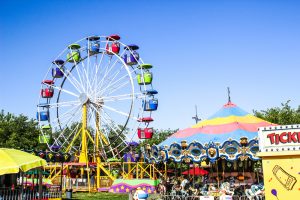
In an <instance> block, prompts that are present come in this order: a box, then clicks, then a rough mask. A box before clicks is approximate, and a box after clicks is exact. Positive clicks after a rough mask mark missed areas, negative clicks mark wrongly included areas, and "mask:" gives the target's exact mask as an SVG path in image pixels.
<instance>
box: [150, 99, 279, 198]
mask: <svg viewBox="0 0 300 200" xmlns="http://www.w3.org/2000/svg"><path fill="white" fill-rule="evenodd" d="M272 125H274V124H272V123H269V122H267V121H264V120H262V119H259V118H257V117H255V116H253V115H251V114H249V113H247V112H246V111H244V110H242V109H241V108H239V107H238V106H237V105H235V104H234V103H232V102H231V100H230V98H229V100H228V103H226V104H225V105H224V106H223V107H222V108H221V109H220V110H219V111H218V112H217V113H215V114H214V115H212V116H211V117H209V118H208V119H207V120H203V121H200V122H199V123H197V124H196V125H194V126H192V127H191V128H187V129H183V130H180V131H178V132H176V133H174V134H173V135H171V136H170V137H169V138H167V139H166V140H165V141H163V142H161V143H160V144H158V145H153V146H152V147H151V148H149V149H148V151H147V152H146V160H147V161H148V162H150V163H156V164H159V163H167V165H168V166H170V165H171V164H173V167H172V168H173V169H175V176H177V175H178V174H179V176H182V174H183V173H182V166H183V165H185V167H186V169H190V167H192V169H196V168H197V167H199V166H201V167H202V168H206V169H208V170H209V176H207V177H204V179H203V183H204V184H206V183H208V182H210V183H216V185H217V188H221V186H222V184H223V183H225V182H229V183H230V185H236V186H238V185H244V186H245V185H248V184H254V183H255V182H260V180H259V179H260V178H261V177H260V176H259V173H258V172H259V171H260V170H261V161H260V158H259V157H257V156H256V154H257V153H258V151H259V146H258V128H259V127H266V126H272ZM178 164H180V168H178ZM174 166H175V167H174ZM194 171H195V170H194ZM189 172H190V173H188V175H189V176H191V175H192V174H193V170H189ZM193 180H194V179H193ZM216 195H219V193H218V194H216Z"/></svg>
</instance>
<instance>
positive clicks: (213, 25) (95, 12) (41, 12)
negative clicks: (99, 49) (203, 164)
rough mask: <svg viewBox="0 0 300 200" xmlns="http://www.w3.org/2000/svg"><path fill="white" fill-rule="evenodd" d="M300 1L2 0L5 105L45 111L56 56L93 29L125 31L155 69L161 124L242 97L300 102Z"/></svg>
mask: <svg viewBox="0 0 300 200" xmlns="http://www.w3.org/2000/svg"><path fill="white" fill-rule="evenodd" d="M299 9H300V5H299V3H298V2H297V1H261V0H260V1H259V0H257V1H255V0H251V1H250V0H249V1H246V0H245V1H240V0H237V1H234V0H232V1H225V0H223V1H217V0H215V1H208V0H207V1H188V0H186V1H175V0H174V1H161V0H160V1H159V0H152V1H146V0H139V1H133V0H128V1H121V0H119V1H118V0H115V1H100V0H99V1H96V0H89V1H83V0H82V1H79V0H73V1H67V0H62V1H55V0H52V1H32V0H28V1H13V0H1V1H0V59H1V63H0V74H1V77H0V109H4V110H5V111H8V112H12V113H15V114H21V113H23V114H25V115H28V116H30V117H34V116H35V112H36V104H37V101H38V94H39V89H40V82H41V80H42V79H43V77H44V75H45V74H46V72H47V70H48V67H49V65H50V62H51V61H52V60H53V59H54V58H55V57H56V56H57V55H58V54H59V53H60V52H61V51H62V50H63V49H64V48H65V47H66V46H67V45H68V44H70V43H72V42H74V41H77V40H79V39H81V38H84V37H85V36H88V35H93V34H99V35H109V34H114V33H117V34H119V35H121V36H122V39H123V41H124V42H125V43H126V42H127V43H135V44H138V45H139V46H140V48H141V49H140V51H139V52H140V55H141V57H142V58H143V60H144V61H145V62H147V63H152V64H153V65H154V66H155V68H154V69H153V72H154V82H153V84H154V86H155V88H156V89H157V90H158V91H159V95H158V98H159V110H158V111H157V112H156V113H155V116H154V118H155V122H154V123H153V126H154V127H156V128H163V129H167V128H171V129H175V128H180V129H182V128H185V127H189V126H191V125H193V124H194V121H193V120H192V118H191V117H192V116H193V115H194V114H195V113H194V106H195V104H196V105H197V106H198V114H199V116H200V117H201V118H202V119H205V118H207V117H209V116H210V115H212V114H213V113H214V112H216V111H217V110H218V109H219V108H220V107H221V106H222V105H223V104H225V103H226V102H227V93H226V92H227V91H226V87H227V86H230V88H231V98H232V101H233V102H235V103H236V104H238V105H239V106H240V107H242V108H243V109H245V110H246V111H248V112H252V110H253V109H256V110H261V109H266V108H269V107H274V106H280V104H281V103H282V102H285V101H287V100H289V99H290V100H292V102H291V105H292V106H293V107H296V106H298V105H300V95H299V86H300V82H299V72H300V57H299V55H300V37H299V35H300V26H299V24H300V12H299Z"/></svg>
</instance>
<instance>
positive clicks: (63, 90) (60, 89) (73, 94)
mask: <svg viewBox="0 0 300 200" xmlns="http://www.w3.org/2000/svg"><path fill="white" fill-rule="evenodd" d="M45 85H48V84H45ZM48 86H50V87H52V88H54V89H56V90H58V91H62V92H65V93H68V94H70V95H72V96H75V97H79V95H77V94H75V93H73V92H71V91H68V90H66V89H63V88H61V87H58V86H55V85H48Z"/></svg>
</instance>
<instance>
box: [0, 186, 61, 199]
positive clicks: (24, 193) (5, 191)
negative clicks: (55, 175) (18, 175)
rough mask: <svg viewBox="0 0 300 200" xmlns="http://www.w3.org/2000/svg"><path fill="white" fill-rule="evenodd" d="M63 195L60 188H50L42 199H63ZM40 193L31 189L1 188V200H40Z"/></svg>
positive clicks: (43, 194)
mask: <svg viewBox="0 0 300 200" xmlns="http://www.w3.org/2000/svg"><path fill="white" fill-rule="evenodd" d="M61 197H62V193H61V191H60V190H59V188H50V189H49V188H48V189H46V190H42V198H41V199H43V200H45V199H50V198H61ZM38 199H40V198H39V191H38V190H35V189H33V190H31V189H24V190H22V189H21V188H18V189H11V188H0V200H38Z"/></svg>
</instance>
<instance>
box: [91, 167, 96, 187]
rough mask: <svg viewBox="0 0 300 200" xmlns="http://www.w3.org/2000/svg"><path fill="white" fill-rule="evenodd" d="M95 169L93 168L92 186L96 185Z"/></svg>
mask: <svg viewBox="0 0 300 200" xmlns="http://www.w3.org/2000/svg"><path fill="white" fill-rule="evenodd" d="M95 174H96V173H95V169H92V172H91V187H94V186H95Z"/></svg>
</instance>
